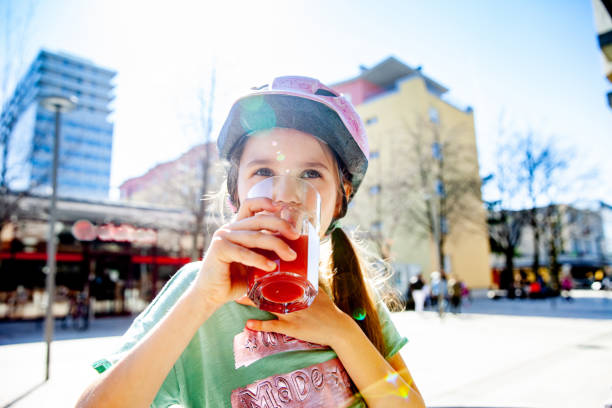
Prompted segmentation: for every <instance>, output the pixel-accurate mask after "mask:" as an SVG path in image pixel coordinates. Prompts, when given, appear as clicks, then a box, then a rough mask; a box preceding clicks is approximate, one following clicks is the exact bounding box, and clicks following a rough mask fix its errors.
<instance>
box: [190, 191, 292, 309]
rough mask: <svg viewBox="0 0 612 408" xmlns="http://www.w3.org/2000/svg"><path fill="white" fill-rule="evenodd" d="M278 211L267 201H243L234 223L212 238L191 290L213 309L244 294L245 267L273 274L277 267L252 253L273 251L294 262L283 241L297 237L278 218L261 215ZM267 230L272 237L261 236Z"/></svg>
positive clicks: (257, 199) (289, 250)
mask: <svg viewBox="0 0 612 408" xmlns="http://www.w3.org/2000/svg"><path fill="white" fill-rule="evenodd" d="M277 210H278V206H276V205H275V204H274V203H273V202H272V200H270V199H269V198H253V199H247V200H245V201H244V202H243V203H242V205H241V206H240V210H239V211H238V214H236V217H235V219H234V221H233V222H231V223H229V224H226V225H223V226H222V227H220V228H219V229H218V230H217V231H215V233H214V234H213V237H212V241H211V243H210V246H209V247H208V250H207V251H206V255H205V256H204V259H203V262H202V266H201V268H200V271H199V273H198V277H197V278H196V280H195V282H194V289H195V290H196V291H197V293H198V295H199V296H203V297H204V298H205V299H206V301H207V302H208V304H210V305H211V306H212V307H218V306H220V305H222V304H223V303H226V302H228V301H230V300H233V299H237V298H239V297H240V296H242V295H244V293H245V292H246V266H253V267H256V268H259V269H262V270H265V271H272V270H274V268H276V264H275V263H274V262H272V261H270V260H269V259H268V258H266V257H265V256H263V255H260V254H258V253H257V252H255V251H253V250H252V249H253V248H261V249H266V250H269V251H274V252H276V254H277V255H278V256H279V257H280V258H282V259H283V260H285V261H292V260H294V259H295V257H296V254H295V252H294V251H293V250H292V249H291V248H290V247H289V245H287V244H286V243H285V242H284V241H283V240H282V239H280V238H279V237H277V236H275V235H273V234H281V235H283V236H284V237H286V238H287V239H291V240H293V239H297V238H298V237H299V233H298V232H297V231H295V230H294V229H293V228H292V227H291V225H290V224H289V223H288V222H287V221H284V220H282V219H280V218H279V217H276V216H274V215H268V214H263V213H261V212H262V211H267V212H275V211H277ZM262 230H266V231H269V232H272V233H273V234H270V233H266V232H262Z"/></svg>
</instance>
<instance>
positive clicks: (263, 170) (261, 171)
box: [253, 167, 274, 177]
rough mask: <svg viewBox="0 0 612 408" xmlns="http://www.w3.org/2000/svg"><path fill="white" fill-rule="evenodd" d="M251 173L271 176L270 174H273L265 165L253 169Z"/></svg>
mask: <svg viewBox="0 0 612 408" xmlns="http://www.w3.org/2000/svg"><path fill="white" fill-rule="evenodd" d="M253 175H255V176H263V177H272V176H274V173H273V172H272V170H270V169H268V168H266V167H263V168H261V169H257V170H256V171H255V173H253Z"/></svg>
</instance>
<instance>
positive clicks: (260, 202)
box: [236, 197, 280, 220]
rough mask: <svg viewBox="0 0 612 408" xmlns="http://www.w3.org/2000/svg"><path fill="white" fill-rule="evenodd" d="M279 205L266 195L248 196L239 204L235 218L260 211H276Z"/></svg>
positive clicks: (242, 217)
mask: <svg viewBox="0 0 612 408" xmlns="http://www.w3.org/2000/svg"><path fill="white" fill-rule="evenodd" d="M279 207H280V206H278V205H275V204H274V202H273V201H272V200H271V199H269V198H267V197H257V198H248V199H246V200H244V202H243V203H241V204H240V208H239V209H238V214H236V219H237V220H242V219H244V218H248V217H252V216H253V215H255V214H257V213H258V212H261V211H270V212H276V211H278V209H279Z"/></svg>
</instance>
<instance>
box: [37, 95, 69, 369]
mask: <svg viewBox="0 0 612 408" xmlns="http://www.w3.org/2000/svg"><path fill="white" fill-rule="evenodd" d="M76 103H77V99H76V97H74V96H73V97H70V98H66V97H64V96H56V95H51V96H46V97H44V98H42V99H41V101H40V104H41V105H42V107H43V108H45V109H47V110H49V111H51V112H54V113H55V133H54V135H53V167H52V172H51V186H52V187H51V188H52V189H51V204H50V210H49V237H48V239H47V282H46V291H47V312H46V315H45V342H46V343H47V354H46V359H45V381H47V380H48V379H49V362H50V361H51V341H52V339H53V326H54V318H53V303H54V300H55V269H56V263H55V255H56V251H57V246H56V242H55V222H56V219H57V214H56V204H57V167H58V161H59V145H60V119H61V115H62V113H68V112H70V111H71V110H73V109H74V108H75V107H76Z"/></svg>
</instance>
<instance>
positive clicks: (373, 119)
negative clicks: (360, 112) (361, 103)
mask: <svg viewBox="0 0 612 408" xmlns="http://www.w3.org/2000/svg"><path fill="white" fill-rule="evenodd" d="M375 123H378V116H372V117H371V118H368V119H366V122H365V124H366V125H367V126H370V125H373V124H375Z"/></svg>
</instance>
